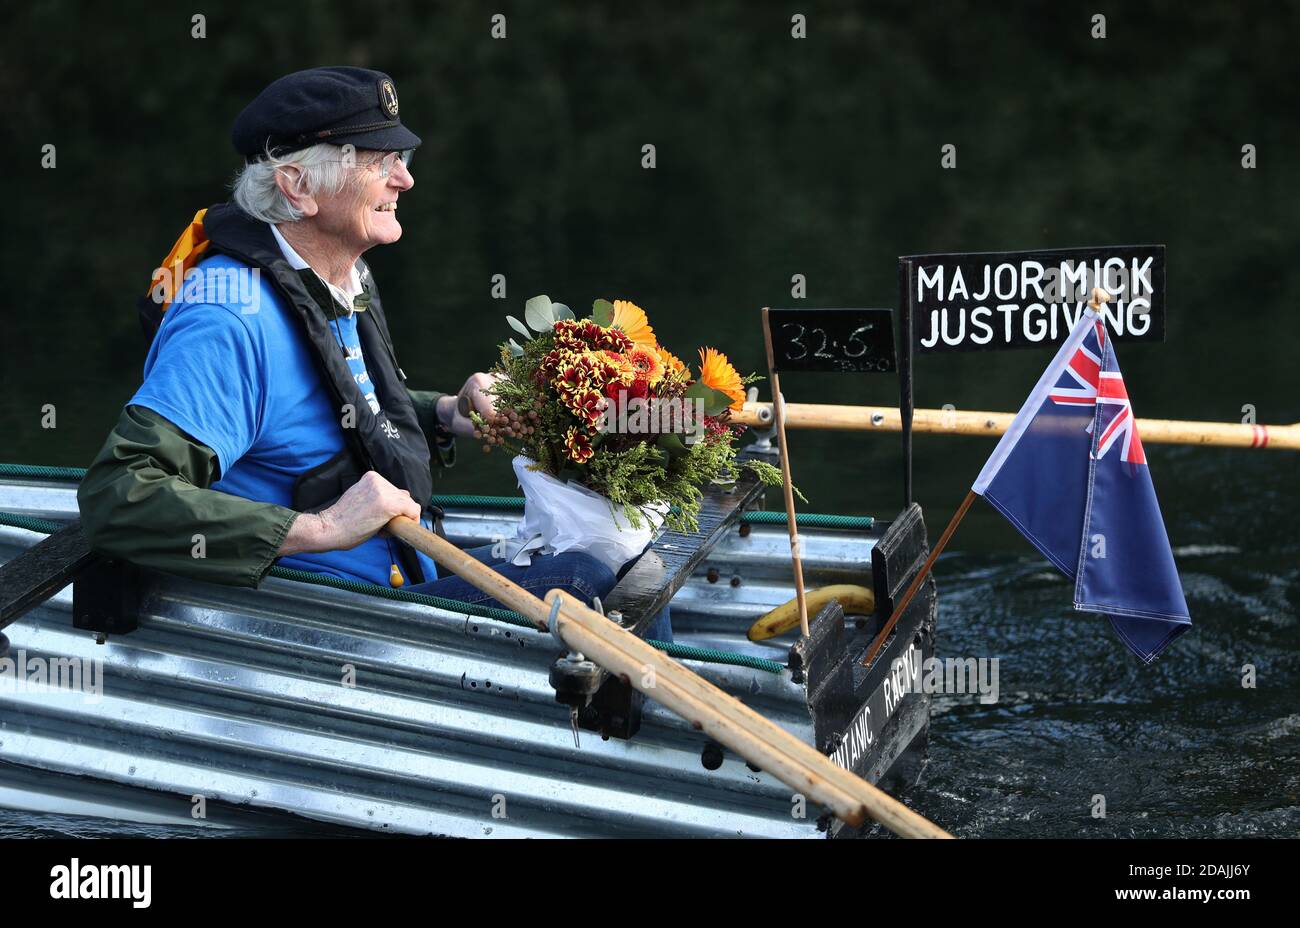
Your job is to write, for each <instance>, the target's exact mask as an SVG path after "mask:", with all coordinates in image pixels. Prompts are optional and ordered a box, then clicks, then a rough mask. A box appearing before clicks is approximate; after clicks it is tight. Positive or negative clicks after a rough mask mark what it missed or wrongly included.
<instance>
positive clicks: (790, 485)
mask: <svg viewBox="0 0 1300 928" xmlns="http://www.w3.org/2000/svg"><path fill="white" fill-rule="evenodd" d="M767 316H768V307H766V306H764V307H763V342H764V344H766V345H767V375H768V377H770V378H772V409H773V415H774V416H775V419H776V437H777V442H778V450H779V451H780V452H781V488H782V490H783V491H784V492H785V520H786V526H787V528H788V529H789V532H790V560H791V561H793V562H794V595H795V598H796V599H798V600H799V631H800V633H801V634H802V635H803V636H804V637H805V638H807V637H808V599H807V597H806V596H805V595H804V589H803V558H802V556H801V555H800V551H799V528H798V525H797V524H796V522H795V517H794V482H793V481H792V479H791V477H790V451H789V448H788V447H787V446H786V442H785V414H784V412H783V411H782V408H783V407H784V406H785V403H783V402H782V401H781V381H780V379H779V378H778V377H777V375H776V358H775V356H774V354H773V353H772V328H771V326H770V325H768V321H767Z"/></svg>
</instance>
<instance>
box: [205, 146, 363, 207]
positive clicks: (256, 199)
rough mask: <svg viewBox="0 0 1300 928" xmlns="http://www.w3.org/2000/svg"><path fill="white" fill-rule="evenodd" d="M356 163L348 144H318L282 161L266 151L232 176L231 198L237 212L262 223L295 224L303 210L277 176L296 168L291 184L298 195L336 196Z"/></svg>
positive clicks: (353, 151) (353, 150)
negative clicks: (242, 212)
mask: <svg viewBox="0 0 1300 928" xmlns="http://www.w3.org/2000/svg"><path fill="white" fill-rule="evenodd" d="M356 163H357V161H356V149H354V148H353V147H352V146H351V145H347V146H341V145H329V144H326V143H321V144H319V145H312V146H311V147H310V148H303V149H301V150H299V151H295V152H290V153H289V154H287V155H285V156H284V157H283V158H277V157H275V156H273V155H272V154H271V153H270V152H269V151H268V152H267V154H266V157H265V158H262V159H259V160H257V161H254V162H253V163H252V164H246V165H244V167H243V168H241V169H240V171H239V173H238V174H236V175H235V179H234V181H233V182H232V184H231V187H232V188H233V196H232V198H233V199H234V201H235V204H236V205H237V206H238V207H239V208H240V209H242V210H243V211H244V212H246V213H247V214H248V215H250V216H252V217H253V218H254V219H260V220H261V221H262V222H271V223H277V222H297V221H298V220H299V219H301V218H302V211H301V210H300V209H298V208H296V207H295V206H294V205H293V204H292V203H290V202H289V198H288V197H286V196H285V195H284V193H283V192H282V191H281V190H280V187H279V186H278V185H277V184H276V182H275V177H276V175H277V174H278V173H280V172H281V171H282V170H284V169H285V168H287V167H297V168H298V170H297V172H296V173H297V181H296V183H295V185H294V187H295V191H296V192H297V193H300V194H306V195H307V196H315V195H316V194H318V193H329V194H335V193H338V192H339V191H340V190H342V189H343V187H344V185H345V184H346V183H347V182H348V179H349V176H350V175H351V174H352V172H350V171H349V170H348V167H349V166H351V165H354V164H356ZM292 173H294V172H290V176H292Z"/></svg>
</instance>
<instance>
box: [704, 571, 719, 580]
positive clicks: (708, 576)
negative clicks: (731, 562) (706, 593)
mask: <svg viewBox="0 0 1300 928" xmlns="http://www.w3.org/2000/svg"><path fill="white" fill-rule="evenodd" d="M704 579H706V580H708V581H709V582H710V583H717V582H718V568H716V567H710V568H709V570H708V573H706V574H705V575H704Z"/></svg>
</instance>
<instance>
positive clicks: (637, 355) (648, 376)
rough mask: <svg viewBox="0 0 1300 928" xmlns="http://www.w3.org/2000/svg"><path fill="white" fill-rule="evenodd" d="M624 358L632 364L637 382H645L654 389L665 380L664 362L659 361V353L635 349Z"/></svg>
mask: <svg viewBox="0 0 1300 928" xmlns="http://www.w3.org/2000/svg"><path fill="white" fill-rule="evenodd" d="M624 357H626V358H627V360H628V362H629V363H631V365H632V370H633V371H634V372H635V373H636V379H637V380H644V381H645V382H646V383H648V384H649V385H650V386H652V387H653V386H654V385H655V384H657V383H658V382H659V381H661V380H663V378H664V362H663V361H660V360H659V355H658V353H657V352H654V351H647V350H646V349H644V348H633V349H632V350H631V351H629V352H628V353H627V354H626V355H624Z"/></svg>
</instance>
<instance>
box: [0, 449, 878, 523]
mask: <svg viewBox="0 0 1300 928" xmlns="http://www.w3.org/2000/svg"><path fill="white" fill-rule="evenodd" d="M85 476H86V469H85V468H84V467H43V466H41V465H39V464H0V478H4V477H17V478H22V479H29V480H60V481H74V482H80V480H81V478H83V477H85ZM429 502H431V503H432V504H433V505H435V506H442V507H443V508H446V509H496V510H502V511H507V512H518V511H521V510H522V509H523V508H524V498H523V497H522V496H475V495H473V494H466V493H443V494H435V495H434V496H433V497H431V498H430V500H429ZM740 520H741V521H742V522H747V523H749V524H750V525H784V524H785V513H784V512H746V513H743V514H742V515H741V517H740ZM795 523H796V524H797V525H799V526H800V527H801V528H833V529H845V530H851V531H870V530H871V528H872V527H873V526H874V525H875V523H876V520H875V519H874V518H873V517H872V516H844V515H837V514H835V513H826V512H800V513H796V514H795Z"/></svg>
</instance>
